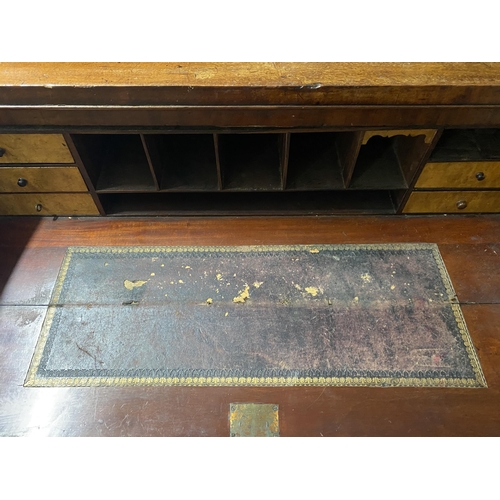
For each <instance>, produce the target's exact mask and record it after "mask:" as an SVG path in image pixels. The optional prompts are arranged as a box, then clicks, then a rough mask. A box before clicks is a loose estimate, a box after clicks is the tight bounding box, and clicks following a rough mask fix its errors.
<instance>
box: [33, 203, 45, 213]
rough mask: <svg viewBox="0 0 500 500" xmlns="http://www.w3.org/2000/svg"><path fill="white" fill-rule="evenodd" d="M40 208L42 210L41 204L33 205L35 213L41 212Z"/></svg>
mask: <svg viewBox="0 0 500 500" xmlns="http://www.w3.org/2000/svg"><path fill="white" fill-rule="evenodd" d="M42 208H43V207H42V204H41V203H37V204H36V205H35V210H36V211H37V212H41V211H42Z"/></svg>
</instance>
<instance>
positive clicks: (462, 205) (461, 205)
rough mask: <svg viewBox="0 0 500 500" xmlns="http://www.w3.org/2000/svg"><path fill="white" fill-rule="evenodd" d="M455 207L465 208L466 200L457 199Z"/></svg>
mask: <svg viewBox="0 0 500 500" xmlns="http://www.w3.org/2000/svg"><path fill="white" fill-rule="evenodd" d="M457 208H458V209H459V210H463V209H464V208H467V202H466V201H465V200H460V201H457Z"/></svg>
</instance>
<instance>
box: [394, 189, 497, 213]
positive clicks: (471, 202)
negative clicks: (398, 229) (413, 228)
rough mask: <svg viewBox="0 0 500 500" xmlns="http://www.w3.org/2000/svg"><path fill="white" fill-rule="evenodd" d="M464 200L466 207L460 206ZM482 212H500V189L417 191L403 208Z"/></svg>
mask: <svg viewBox="0 0 500 500" xmlns="http://www.w3.org/2000/svg"><path fill="white" fill-rule="evenodd" d="M460 202H462V203H461V204H460ZM463 202H465V205H466V206H465V208H462V209H460V208H458V206H457V204H459V206H463V205H464V203H463ZM481 212H483V213H493V212H500V191H415V192H413V193H412V194H411V195H410V198H409V199H408V202H407V203H406V205H405V208H404V210H403V213H405V214H408V213H414V214H426V213H427V214H428V213H481Z"/></svg>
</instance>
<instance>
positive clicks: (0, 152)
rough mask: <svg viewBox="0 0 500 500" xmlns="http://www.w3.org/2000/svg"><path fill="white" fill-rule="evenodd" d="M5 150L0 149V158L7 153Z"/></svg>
mask: <svg viewBox="0 0 500 500" xmlns="http://www.w3.org/2000/svg"><path fill="white" fill-rule="evenodd" d="M6 152H7V151H5V149H4V148H0V158H1V157H2V156H3V155H4V154H5V153H6Z"/></svg>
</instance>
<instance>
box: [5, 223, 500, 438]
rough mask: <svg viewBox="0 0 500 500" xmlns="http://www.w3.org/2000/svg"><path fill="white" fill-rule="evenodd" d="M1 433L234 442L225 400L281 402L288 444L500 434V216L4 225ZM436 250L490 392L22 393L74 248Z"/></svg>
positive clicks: (78, 390)
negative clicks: (370, 246) (307, 439)
mask: <svg viewBox="0 0 500 500" xmlns="http://www.w3.org/2000/svg"><path fill="white" fill-rule="evenodd" d="M0 233H1V234H2V235H3V237H2V238H1V239H0V255H2V266H1V267H0V290H2V292H0V293H1V295H0V435H4V436H45V435H46V436H228V435H229V418H228V417H229V404H230V403H234V402H245V403H269V404H278V405H279V419H280V435H281V436H284V437H286V436H498V435H500V368H499V367H500V333H499V330H498V325H499V324H500V286H499V285H500V282H499V278H498V276H500V259H499V255H500V243H499V242H500V216H495V215H492V216H475V215H468V216H460V217H459V216H448V217H444V216H434V217H314V218H279V219H277V218H220V219H215V218H213V219H210V218H208V219H194V218H193V219H188V218H183V219H166V218H159V219H151V218H150V219H144V218H143V219H94V218H76V217H75V218H71V219H70V218H59V219H57V220H55V221H54V220H52V219H51V218H41V219H39V218H31V217H28V218H22V219H20V218H0ZM396 242H431V243H437V244H438V246H439V249H440V252H441V254H442V256H443V259H444V261H445V264H446V266H447V269H448V272H449V274H450V277H451V279H452V282H453V284H454V287H455V291H456V293H457V296H458V299H459V301H460V303H461V304H462V309H463V313H464V316H465V320H466V322H467V325H468V327H469V331H470V333H471V337H472V339H473V342H474V345H475V347H476V349H477V352H478V355H479V358H480V361H481V363H482V367H483V370H484V374H485V377H486V380H487V382H488V388H487V389H478V390H475V389H474V390H469V389H440V388H384V389H378V388H355V387H352V388H348V387H344V388H342V387H339V388H334V387H332V388H312V387H309V388H301V387H296V388H242V387H240V388H224V387H221V388H196V387H184V388H182V387H176V388H174V387H171V388H169V387H156V388H132V387H131V388H103V387H101V388H24V387H22V384H23V380H24V377H25V375H26V371H27V368H28V366H29V362H30V359H31V356H32V354H33V351H34V347H35V343H36V340H37V338H38V335H39V332H40V328H41V325H42V322H43V318H44V315H45V311H46V307H47V304H48V300H49V298H50V293H51V290H52V287H53V285H54V282H55V279H56V276H57V272H58V269H59V266H60V264H61V262H62V259H63V257H64V254H65V251H66V248H67V247H68V246H70V245H101V246H106V245H111V246H114V245H240V244H244V245H252V244H253V245H259V244H293V243H297V244H320V243H324V244H329V243H330V244H341V243H396Z"/></svg>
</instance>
